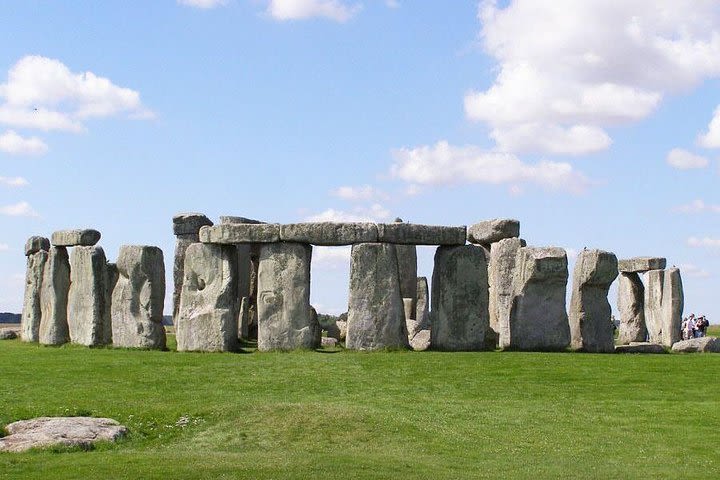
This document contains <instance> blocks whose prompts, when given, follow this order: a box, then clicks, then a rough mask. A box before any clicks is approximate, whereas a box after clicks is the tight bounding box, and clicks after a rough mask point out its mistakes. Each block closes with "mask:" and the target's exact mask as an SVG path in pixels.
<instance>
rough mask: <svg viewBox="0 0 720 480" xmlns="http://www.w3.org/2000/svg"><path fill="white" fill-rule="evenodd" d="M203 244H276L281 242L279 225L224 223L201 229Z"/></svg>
mask: <svg viewBox="0 0 720 480" xmlns="http://www.w3.org/2000/svg"><path fill="white" fill-rule="evenodd" d="M200 241H201V242H202V243H217V244H221V245H233V244H236V243H276V242H279V241H280V225H279V224H277V223H260V224H252V223H224V224H220V225H215V226H212V227H202V228H201V229H200Z"/></svg>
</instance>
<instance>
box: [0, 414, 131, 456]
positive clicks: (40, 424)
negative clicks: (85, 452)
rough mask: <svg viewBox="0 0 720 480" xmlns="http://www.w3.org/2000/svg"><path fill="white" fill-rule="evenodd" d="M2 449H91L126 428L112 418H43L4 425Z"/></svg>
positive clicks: (1, 440) (116, 436)
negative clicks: (4, 432) (59, 447)
mask: <svg viewBox="0 0 720 480" xmlns="http://www.w3.org/2000/svg"><path fill="white" fill-rule="evenodd" d="M5 430H6V431H7V433H8V435H7V436H6V437H3V438H0V452H24V451H26V450H29V449H31V448H43V447H50V446H56V445H58V446H66V447H81V448H88V447H89V446H91V445H92V444H94V443H96V442H100V441H108V442H114V441H115V440H117V439H118V438H120V437H122V436H123V435H125V434H126V433H127V428H126V427H124V426H123V425H120V424H119V423H118V422H116V421H115V420H113V419H111V418H92V417H40V418H34V419H31V420H21V421H19V422H14V423H11V424H10V425H8V426H7V427H5Z"/></svg>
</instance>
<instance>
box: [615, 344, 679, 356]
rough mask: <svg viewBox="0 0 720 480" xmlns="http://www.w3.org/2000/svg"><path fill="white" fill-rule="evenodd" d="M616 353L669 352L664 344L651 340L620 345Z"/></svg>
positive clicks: (616, 348)
mask: <svg viewBox="0 0 720 480" xmlns="http://www.w3.org/2000/svg"><path fill="white" fill-rule="evenodd" d="M615 353H667V352H666V351H665V348H664V347H663V346H662V345H659V344H657V343H650V342H632V343H630V344H629V345H618V346H616V347H615Z"/></svg>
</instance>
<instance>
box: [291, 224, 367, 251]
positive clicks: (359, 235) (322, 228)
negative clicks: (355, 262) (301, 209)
mask: <svg viewBox="0 0 720 480" xmlns="http://www.w3.org/2000/svg"><path fill="white" fill-rule="evenodd" d="M377 238H378V230H377V225H375V224H374V223H338V222H316V223H291V224H287V225H281V226H280V240H281V241H283V242H299V243H310V244H313V245H322V246H341V245H353V244H356V243H368V242H377Z"/></svg>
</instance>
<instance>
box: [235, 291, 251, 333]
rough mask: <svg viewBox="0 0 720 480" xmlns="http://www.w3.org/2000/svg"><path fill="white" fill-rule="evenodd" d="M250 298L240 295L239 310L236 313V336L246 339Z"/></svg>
mask: <svg viewBox="0 0 720 480" xmlns="http://www.w3.org/2000/svg"><path fill="white" fill-rule="evenodd" d="M249 307H250V299H249V298H248V297H242V298H241V299H240V310H239V313H238V338H243V339H247V338H249V334H250V330H249V328H250V318H249V316H248V315H249Z"/></svg>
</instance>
